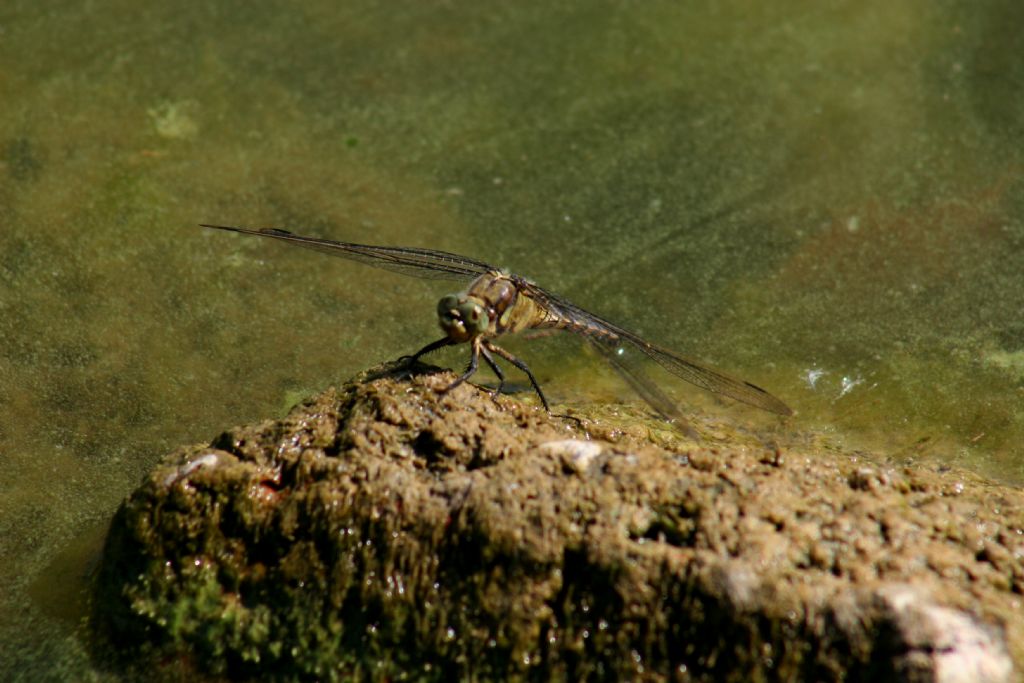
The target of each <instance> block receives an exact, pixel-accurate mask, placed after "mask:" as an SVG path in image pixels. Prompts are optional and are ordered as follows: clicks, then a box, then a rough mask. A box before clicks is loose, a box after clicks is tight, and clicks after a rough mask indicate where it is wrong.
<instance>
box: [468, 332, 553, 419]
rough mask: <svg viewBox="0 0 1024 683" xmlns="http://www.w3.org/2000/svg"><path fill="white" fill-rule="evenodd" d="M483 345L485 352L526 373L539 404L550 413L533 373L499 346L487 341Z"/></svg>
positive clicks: (549, 407)
mask: <svg viewBox="0 0 1024 683" xmlns="http://www.w3.org/2000/svg"><path fill="white" fill-rule="evenodd" d="M483 345H484V348H485V349H486V350H488V351H492V352H494V353H496V354H498V355H499V356H501V357H502V358H504V359H505V360H507V361H508V362H509V363H511V364H512V365H514V366H516V367H517V368H519V369H520V370H522V371H523V372H525V373H526V376H527V377H529V378H530V384H532V385H533V390H534V391H536V392H537V396H539V397H540V402H541V403H543V404H544V410H546V411H548V412H549V413H550V412H551V406H549V405H548V400H547V398H545V397H544V392H543V391H541V390H540V385H539V384H537V378H536V377H534V376H533V372H531V371H530V368H529V367H528V366H527V365H526V363H524V362H523V361H521V360H519V359H518V358H516V357H515V356H513V355H512V354H511V353H509V352H508V351H506V350H505V349H503V348H501V347H500V346H496V345H494V344H492V343H490V342H489V341H487V340H484V342H483Z"/></svg>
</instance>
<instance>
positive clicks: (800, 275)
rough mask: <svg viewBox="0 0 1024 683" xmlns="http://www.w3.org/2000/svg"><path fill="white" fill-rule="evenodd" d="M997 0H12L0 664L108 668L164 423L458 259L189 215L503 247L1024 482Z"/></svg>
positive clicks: (590, 383) (2, 195) (796, 392)
mask: <svg viewBox="0 0 1024 683" xmlns="http://www.w3.org/2000/svg"><path fill="white" fill-rule="evenodd" d="M1021 25H1024V6H1021V5H1020V4H1019V3H1013V2H1009V1H1004V2H999V1H995V0H988V1H983V2H980V3H974V4H972V5H971V6H970V7H967V6H966V5H963V4H962V3H953V2H923V1H922V2H906V3H891V2H875V1H868V2H857V3H852V2H824V3H823V2H810V1H808V2H790V3H784V6H780V7H765V6H763V3H757V2H730V3H706V4H703V3H687V6H686V7H683V6H681V4H680V3H671V2H645V3H634V2H591V3H575V2H564V3H555V5H554V6H553V5H552V4H551V3H506V4H498V3H484V4H481V3H459V2H451V3H444V4H441V3H428V4H424V3H413V2H405V3H396V2H388V3H380V4H376V3H373V2H348V3H344V4H343V6H341V7H339V6H338V3H326V2H307V3H302V4H300V5H296V4H295V3H284V2H264V3H242V2H228V1H224V2H211V3H206V4H205V5H204V6H203V7H189V8H187V9H182V8H179V7H177V6H163V5H157V4H152V5H151V6H146V5H139V4H138V3H127V2H115V1H109V0H108V1H101V2H98V3H86V4H82V3H67V2H60V1H55V2H49V3H44V4H39V3H29V2H19V1H15V2H8V3H7V4H5V6H4V9H2V10H0V101H3V102H4V107H3V108H2V109H0V458H2V460H0V462H2V463H3V466H4V471H5V476H4V477H2V478H0V549H2V551H3V555H4V557H5V558H6V559H5V561H4V562H3V563H2V564H0V567H2V568H0V606H2V608H3V610H2V612H3V614H5V615H6V616H5V617H4V618H2V619H0V673H3V674H4V676H3V677H4V678H5V680H12V679H17V678H22V679H31V680H44V679H47V678H54V679H56V678H65V679H66V678H75V679H87V678H90V677H93V678H103V677H107V676H109V674H105V673H103V671H102V669H100V668H97V667H96V666H95V665H94V664H92V663H90V662H89V660H88V658H87V656H86V654H85V651H84V646H83V645H82V642H81V639H80V638H79V637H78V636H77V635H76V629H77V627H78V623H79V620H80V618H81V616H82V614H83V613H84V605H83V603H82V601H81V598H80V596H79V589H80V587H81V585H82V584H83V577H84V576H86V575H87V573H88V571H89V567H90V563H91V561H92V559H93V558H94V556H95V553H96V552H97V549H98V545H99V542H100V539H101V538H102V533H103V527H104V524H105V523H106V521H107V520H108V519H109V517H110V515H111V514H112V513H113V510H114V509H115V507H116V505H117V503H118V502H119V501H120V500H121V499H122V498H123V497H124V496H126V495H127V494H128V493H129V492H130V491H131V489H132V487H133V486H134V484H135V482H137V481H138V480H139V478H140V477H141V476H142V474H143V473H144V472H145V471H147V470H148V469H149V468H150V467H151V466H152V465H153V463H154V462H155V461H156V460H157V459H158V458H159V457H160V456H161V455H162V454H163V453H165V452H166V451H168V450H169V449H171V448H173V447H174V446H175V445H178V444H181V443H191V442H195V441H203V440H208V439H210V438H212V437H213V436H214V435H215V434H216V433H218V432H219V431H220V430H221V429H223V428H225V427H227V426H230V425H232V424H236V423H239V422H244V421H250V420H255V419H260V418H264V417H272V416H278V415H281V414H282V413H283V412H284V411H285V410H286V409H287V407H288V405H289V404H290V403H291V402H293V401H294V400H295V398H296V397H298V396H301V395H302V394H304V393H307V392H311V391H315V390H317V389H321V388H324V387H326V386H328V385H330V384H334V383H337V382H340V381H343V380H344V379H345V378H347V377H349V376H350V375H352V374H353V373H355V372H357V371H358V370H361V369H364V368H366V367H368V366H369V365H372V364H374V363H376V362H378V361H380V360H383V359H388V358H393V357H395V356H397V355H400V354H402V353H408V352H410V351H411V350H414V349H417V348H419V347H420V346H422V345H423V344H424V343H426V342H427V341H429V340H431V339H433V338H436V337H437V336H438V331H437V329H436V321H435V320H434V313H433V310H434V303H435V301H436V299H437V298H438V297H440V296H441V295H442V294H445V293H446V292H447V289H448V287H447V286H446V285H445V284H444V283H440V285H439V284H438V283H430V282H422V281H415V280H405V279H403V278H401V277H400V276H398V275H395V274H393V273H388V272H378V271H375V270H372V269H369V268H365V267H362V266H360V265H359V264H352V263H347V262H343V261H340V260H335V259H329V258H325V257H322V256H320V255H317V254H313V253H309V252H305V251H303V250H297V249H288V248H287V247H282V246H280V245H276V244H270V243H267V242H266V241H261V240H257V239H250V238H244V237H237V236H231V235H225V234H219V233H213V232H209V231H202V230H200V229H199V228H198V227H196V224H197V223H199V222H226V223H237V224H242V225H258V226H265V225H274V226H284V227H289V228H291V229H293V230H295V231H297V232H303V233H308V234H314V235H319V236H325V237H333V238H336V239H348V240H352V241H363V242H369V243H381V244H408V245H414V246H429V247H434V248H440V249H447V250H451V251H455V252H460V253H465V254H467V255H470V256H475V257H478V258H481V259H484V260H488V261H492V262H495V263H498V264H501V265H506V266H508V267H509V268H511V269H513V270H515V271H517V272H520V273H522V274H524V275H527V276H529V277H532V278H533V279H535V280H537V281H538V282H540V283H541V284H543V285H544V286H547V287H549V288H551V289H553V290H554V291H557V292H559V293H561V294H564V295H566V296H567V297H569V298H570V299H572V300H574V301H576V302H577V303H579V304H580V305H582V306H584V307H585V308H588V309H591V310H594V311H595V312H598V313H601V314H603V315H605V316H606V317H609V318H611V319H612V320H616V321H618V322H621V323H622V324H624V325H626V326H628V327H631V328H632V329H635V330H637V331H638V332H640V333H642V334H644V335H645V336H648V337H649V338H651V339H652V340H654V341H657V342H659V343H662V344H664V345H666V346H669V347H671V348H674V349H678V350H679V351H681V352H683V353H685V354H687V355H690V356H693V357H696V358H700V359H703V360H705V361H707V362H709V363H711V364H714V365H716V366H719V367H721V368H724V369H727V370H729V371H732V372H734V373H736V374H739V375H741V376H743V377H746V378H749V379H750V380H752V381H755V382H757V383H759V384H762V385H765V386H767V387H769V388H770V389H771V390H772V391H773V392H774V393H777V394H778V395H780V396H781V397H783V398H784V399H785V400H787V401H788V402H789V403H790V404H791V405H793V406H794V408H796V409H797V411H798V413H799V414H798V417H797V418H796V419H795V420H793V421H792V423H791V428H792V429H793V430H802V429H807V430H812V429H813V430H822V431H824V432H825V433H826V434H827V435H828V437H829V438H831V439H834V440H835V441H836V442H837V443H841V444H845V445H850V446H853V447H860V448H871V449H876V450H877V451H878V452H879V453H881V454H886V455H887V456H888V457H890V458H892V459H893V460H894V461H896V462H900V463H906V464H911V465H912V464H913V463H914V462H919V461H922V460H934V459H938V460H942V461H947V462H951V463H956V464H959V465H962V466H966V467H969V468H971V469H975V470H977V471H979V472H981V473H982V474H984V475H986V476H990V477H995V478H998V479H1002V480H1006V481H1012V482H1019V481H1020V480H1021V479H1022V476H1021V475H1022V469H1021V467H1022V459H1024V452H1022V449H1021V448H1020V446H1019V445H1018V444H1020V443H1022V442H1024V408H1022V405H1024V404H1022V398H1024V395H1022V393H1024V318H1022V317H1021V311H1022V310H1024V278H1022V277H1021V275H1020V273H1021V272H1022V266H1024V192H1022V189H1024V188H1022V168H1024V166H1022V163H1021V158H1020V157H1021V149H1022V147H1021V145H1020V141H1021V139H1022V135H1024V66H1022V63H1021V62H1020V60H1019V58H1018V55H1020V54H1022V52H1024V45H1022V44H1021V39H1020V38H1019V31H1018V28H1019V27H1020V26H1021ZM514 348H515V350H516V352H517V353H519V354H521V355H522V356H524V357H525V358H526V359H527V360H528V362H530V364H531V365H532V366H533V367H534V369H535V371H536V372H537V374H538V376H539V377H540V378H541V380H542V382H544V386H545V389H546V391H547V392H548V395H549V397H551V398H552V399H553V400H555V401H561V400H585V399H594V400H635V399H634V398H633V397H631V396H630V394H629V392H628V389H627V388H625V387H624V386H622V385H621V384H619V383H617V381H616V380H615V378H614V377H613V376H612V375H610V374H609V373H607V372H606V371H604V370H602V369H601V368H600V365H599V363H598V361H597V360H596V359H593V358H590V357H588V356H586V355H585V354H579V355H577V354H576V353H575V349H576V347H575V346H574V345H573V344H572V343H571V342H570V341H556V340H546V339H545V340H537V341H534V342H529V343H522V344H517V345H515V346H514ZM463 354H464V351H461V352H460V351H458V350H453V351H451V352H448V353H446V354H445V355H442V356H440V357H439V360H440V361H442V362H447V363H451V364H453V365H461V364H462V363H463V362H464V355H463ZM662 377H663V376H662ZM669 388H670V389H671V390H672V391H674V392H675V393H676V395H677V396H678V397H679V399H680V401H682V402H684V403H685V404H686V405H688V406H690V407H691V408H692V409H694V410H713V411H732V410H735V411H736V414H737V416H738V417H737V419H747V418H748V417H749V418H750V419H756V416H755V415H753V413H752V411H749V410H747V409H745V408H734V407H731V406H726V405H720V404H716V403H715V402H714V401H713V400H709V398H708V397H706V396H703V395H701V394H700V393H699V392H698V391H696V390H691V389H690V388H688V387H686V386H684V385H681V384H679V383H676V384H671V383H670V384H669Z"/></svg>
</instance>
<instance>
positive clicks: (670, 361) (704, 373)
mask: <svg viewBox="0 0 1024 683" xmlns="http://www.w3.org/2000/svg"><path fill="white" fill-rule="evenodd" d="M524 288H525V290H526V292H527V293H528V294H529V296H530V297H531V298H533V299H534V300H535V301H537V302H538V303H539V304H541V306H542V307H543V308H544V309H545V310H546V311H547V318H548V320H547V321H546V323H545V325H546V326H549V327H559V328H563V329H569V330H572V331H573V332H576V333H578V334H582V335H584V336H587V337H591V338H593V339H596V340H598V341H599V342H600V343H599V344H598V345H597V346H598V349H599V350H600V349H601V347H602V346H608V347H610V348H611V349H612V351H611V352H603V353H602V355H604V357H605V358H606V359H608V361H609V362H610V363H611V364H612V366H613V367H615V368H616V370H618V371H619V372H620V374H622V375H623V376H624V377H625V378H626V379H627V381H630V384H631V385H632V386H633V388H634V389H637V386H636V385H635V384H634V383H633V381H632V380H631V379H630V377H628V375H627V374H626V372H624V370H623V368H621V367H619V366H618V365H616V363H615V358H616V356H615V348H616V346H617V345H619V344H622V343H626V344H628V345H630V346H635V347H636V348H637V349H639V350H640V351H641V352H643V353H644V354H645V355H646V356H647V357H649V358H650V359H652V360H653V361H654V362H656V363H657V364H658V365H660V366H661V367H663V368H665V369H666V370H668V371H669V372H670V373H672V374H673V375H675V376H676V377H679V378H681V379H684V380H686V381H687V382H689V383H691V384H694V385H696V386H698V387H700V388H702V389H705V390H707V391H710V392H712V393H714V394H719V395H721V396H728V397H729V398H732V399H735V400H737V401H740V402H742V403H746V404H748V405H752V406H755V407H757V408H761V409H762V410H767V411H769V412H772V413H777V414H779V415H792V414H793V411H792V410H791V409H790V408H789V406H787V405H786V404H785V403H783V402H782V401H780V400H779V399H777V398H775V397H774V396H772V395H771V394H770V393H768V392H767V391H765V390H764V389H762V388H761V387H759V386H757V385H755V384H751V383H750V382H747V381H745V380H741V379H736V378H735V377H730V376H729V375H727V374H725V373H723V372H719V371H718V370H712V369H711V368H708V367H705V366H704V365H701V364H700V363H698V362H697V361H694V360H690V359H688V358H685V357H683V356H680V355H678V354H676V353H673V352H672V351H669V350H668V349H665V348H662V347H660V346H657V345H655V344H652V343H650V342H649V341H647V340H645V339H643V338H642V337H640V336H639V335H636V334H634V333H632V332H630V331H629V330H626V329H624V328H622V327H619V326H618V325H616V324H615V323H612V322H609V321H607V320H604V319H603V318H601V317H599V316H597V315H594V314H593V313H590V312H588V311H585V310H583V309H582V308H580V307H579V306H577V305H575V304H573V303H572V302H570V301H567V300H566V299H563V298H562V297H560V296H558V295H556V294H552V293H551V292H548V291H547V290H545V289H543V288H542V287H539V286H537V285H535V284H533V283H532V282H527V283H525V285H524ZM637 393H639V394H640V395H641V396H643V397H644V398H645V399H647V396H645V395H644V393H643V392H641V391H639V390H638V391H637ZM659 393H660V392H659ZM662 396H664V394H662ZM648 402H649V403H651V405H652V406H653V407H654V408H656V409H658V410H659V411H661V409H660V408H659V407H658V405H656V404H655V403H654V402H651V401H650V400H648Z"/></svg>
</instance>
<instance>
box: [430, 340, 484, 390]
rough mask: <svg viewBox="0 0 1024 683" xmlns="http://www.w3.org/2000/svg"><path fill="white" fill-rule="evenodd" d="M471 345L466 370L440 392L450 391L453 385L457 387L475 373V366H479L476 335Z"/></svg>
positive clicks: (478, 344)
mask: <svg viewBox="0 0 1024 683" xmlns="http://www.w3.org/2000/svg"><path fill="white" fill-rule="evenodd" d="M435 343H436V342H435ZM431 346H433V344H431ZM472 346H473V351H472V353H470V354H469V365H468V366H467V367H466V371H465V372H464V373H462V375H461V376H460V377H459V378H458V379H457V380H455V381H454V382H452V383H451V384H449V385H448V387H447V388H446V389H445V390H444V391H442V392H441V393H442V394H447V393H448V392H449V391H451V390H452V389H454V388H455V387H457V386H459V385H460V384H462V383H463V382H465V381H466V380H467V379H469V378H470V377H472V376H473V375H474V374H475V373H476V370H477V368H478V367H480V338H479V337H477V338H476V339H474V340H473V342H472Z"/></svg>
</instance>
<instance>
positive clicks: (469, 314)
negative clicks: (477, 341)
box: [437, 294, 491, 343]
mask: <svg viewBox="0 0 1024 683" xmlns="http://www.w3.org/2000/svg"><path fill="white" fill-rule="evenodd" d="M437 317H438V321H439V322H440V323H441V329H442V330H444V333H445V334H447V335H448V338H449V339H451V340H452V341H453V342H456V343H460V342H465V341H469V340H470V339H472V338H473V337H476V336H479V335H481V334H483V333H485V332H487V330H488V328H489V327H490V324H491V320H490V317H489V316H488V315H487V307H486V306H485V305H484V302H482V301H480V300H479V299H477V298H476V297H474V296H467V295H465V294H461V295H460V294H449V295H447V296H445V297H442V298H441V300H440V301H438V302H437Z"/></svg>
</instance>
